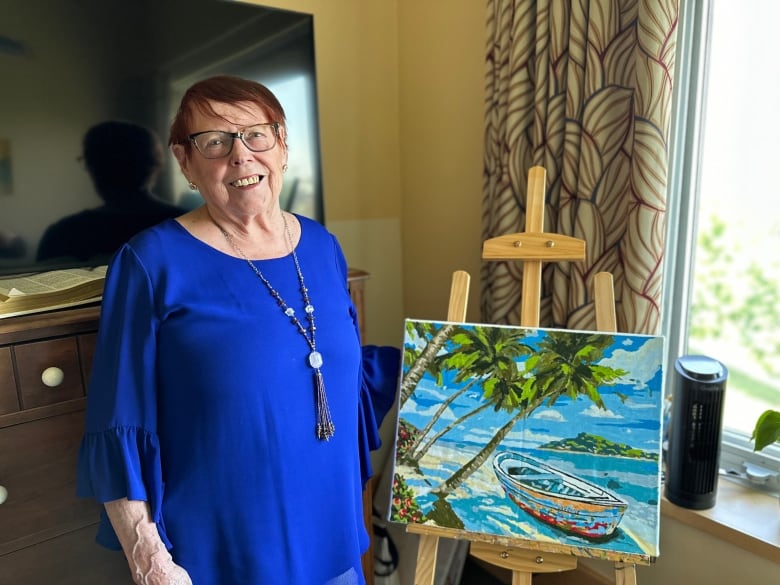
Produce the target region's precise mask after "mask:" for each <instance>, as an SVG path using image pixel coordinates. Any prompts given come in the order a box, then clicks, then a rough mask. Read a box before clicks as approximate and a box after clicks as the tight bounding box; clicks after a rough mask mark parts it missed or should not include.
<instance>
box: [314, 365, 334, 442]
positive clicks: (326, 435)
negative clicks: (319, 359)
mask: <svg viewBox="0 0 780 585" xmlns="http://www.w3.org/2000/svg"><path fill="white" fill-rule="evenodd" d="M314 388H315V393H316V396H315V402H314V403H315V405H316V408H317V438H318V439H319V440H321V441H327V440H329V439H330V438H331V437H332V436H333V433H334V432H335V431H336V427H335V425H334V424H333V420H332V419H331V418H330V408H329V407H328V397H327V396H326V395H325V383H324V382H323V381H322V373H321V372H320V370H319V368H317V369H315V370H314Z"/></svg>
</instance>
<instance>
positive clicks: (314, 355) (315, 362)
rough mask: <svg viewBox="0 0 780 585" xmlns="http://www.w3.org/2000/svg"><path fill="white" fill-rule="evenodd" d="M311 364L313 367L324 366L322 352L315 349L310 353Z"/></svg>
mask: <svg viewBox="0 0 780 585" xmlns="http://www.w3.org/2000/svg"><path fill="white" fill-rule="evenodd" d="M309 365H310V366H311V367H312V368H315V369H317V368H321V367H322V354H321V353H320V352H318V351H313V352H311V353H310V354H309Z"/></svg>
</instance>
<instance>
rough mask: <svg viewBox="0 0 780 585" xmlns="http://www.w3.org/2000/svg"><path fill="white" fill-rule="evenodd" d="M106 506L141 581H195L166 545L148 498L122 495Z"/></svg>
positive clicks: (165, 584) (153, 584)
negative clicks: (136, 498)
mask: <svg viewBox="0 0 780 585" xmlns="http://www.w3.org/2000/svg"><path fill="white" fill-rule="evenodd" d="M105 507H106V513H107V514H108V519H109V520H110V521H111V526H113V528H114V532H116V535H117V538H119V542H120V543H121V545H122V550H123V551H124V553H125V557H127V563H128V564H129V565H130V571H131V573H132V575H133V581H135V583H136V584H137V585H191V584H192V581H191V580H190V578H189V575H187V572H186V571H185V570H184V569H182V568H181V567H179V566H178V565H176V564H175V563H174V562H173V559H172V558H171V555H170V553H169V552H168V549H166V548H165V544H164V543H163V541H162V539H161V538H160V534H159V532H157V524H156V523H155V522H154V521H153V520H152V517H151V513H150V512H149V505H148V504H147V503H146V502H143V501H139V500H128V499H127V498H122V499H119V500H113V501H111V502H106V503H105Z"/></svg>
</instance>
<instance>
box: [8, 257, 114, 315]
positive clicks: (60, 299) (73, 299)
mask: <svg viewBox="0 0 780 585" xmlns="http://www.w3.org/2000/svg"><path fill="white" fill-rule="evenodd" d="M106 269H107V267H106V266H98V267H96V268H71V269H67V270H52V271H49V272H37V273H34V274H29V275H23V276H13V277H11V278H4V279H0V318H3V317H12V316H14V315H23V314H25V313H37V312H39V311H48V310H50V309H59V308H62V307H69V306H73V305H81V304H85V303H89V302H93V301H97V300H100V298H101V297H102V296H103V285H104V283H105V280H106Z"/></svg>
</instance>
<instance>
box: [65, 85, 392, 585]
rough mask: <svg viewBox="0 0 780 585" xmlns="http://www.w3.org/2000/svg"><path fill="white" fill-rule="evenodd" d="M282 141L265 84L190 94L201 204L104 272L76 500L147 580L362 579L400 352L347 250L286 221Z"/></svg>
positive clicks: (191, 156) (187, 147) (183, 135)
mask: <svg viewBox="0 0 780 585" xmlns="http://www.w3.org/2000/svg"><path fill="white" fill-rule="evenodd" d="M286 135H287V132H286V122H285V117H284V112H283V110H282V107H281V105H280V104H279V102H278V101H277V99H276V98H275V96H274V95H273V94H272V93H271V92H270V91H269V90H268V89H267V88H265V87H264V86H262V85H260V84H258V83H255V82H252V81H247V80H244V79H239V78H235V77H227V76H219V77H214V78H210V79H206V80H204V81H201V82H199V83H196V84H195V85H193V86H192V87H191V88H190V89H189V90H188V91H187V92H186V93H185V95H184V97H183V98H182V102H181V106H180V108H179V111H178V113H177V115H176V118H175V119H174V122H173V124H172V126H171V135H170V140H169V143H170V145H171V147H172V150H173V153H174V155H175V156H176V159H177V160H178V162H179V166H180V168H181V171H182V173H183V174H184V176H185V177H186V179H187V180H188V181H189V183H190V186H191V187H192V188H193V189H195V188H197V189H198V190H199V191H200V193H201V195H202V196H203V199H204V201H205V205H203V206H202V207H200V208H198V209H195V210H193V211H191V212H189V213H187V214H185V215H183V216H181V217H179V218H178V219H176V220H168V221H166V222H163V223H161V224H159V225H158V226H156V227H154V228H151V229H148V230H146V231H144V232H142V233H141V234H139V235H138V236H136V237H135V238H133V239H132V240H131V241H130V242H129V243H128V244H126V245H125V246H123V247H122V248H121V249H120V250H119V251H118V252H117V254H116V255H115V256H114V258H113V259H112V262H111V265H110V268H109V271H108V275H107V279H106V289H105V294H104V297H103V310H102V317H101V324H100V330H99V339H98V346H97V349H96V353H95V359H94V366H93V371H92V375H91V380H90V387H89V393H88V404H87V427H86V433H85V436H84V439H83V442H82V447H81V452H80V459H79V493H80V495H83V496H91V497H95V498H96V499H97V500H98V501H101V502H105V510H106V512H107V516H108V519H109V520H110V526H109V525H107V524H106V523H104V524H103V525H102V528H101V530H100V532H99V534H98V540H99V542H101V543H104V544H107V545H111V544H112V540H113V544H114V546H116V545H117V542H116V540H115V539H113V536H114V533H115V534H116V536H117V537H118V540H119V544H121V547H122V549H123V550H124V552H125V556H126V557H127V559H128V563H129V565H130V569H131V572H132V574H133V578H134V579H135V581H136V583H139V584H144V585H173V584H177V585H178V584H187V583H194V584H195V585H233V584H235V585H253V584H255V585H260V584H274V585H284V584H289V585H303V584H305V585H319V584H323V585H342V584H343V585H347V584H349V585H352V584H362V583H364V578H363V575H362V573H361V568H360V567H361V565H360V560H361V553H362V552H363V551H364V550H365V549H366V547H367V544H368V540H367V535H366V532H365V528H364V526H363V511H362V504H361V491H362V486H363V484H364V482H365V480H366V479H367V477H368V475H370V462H369V458H368V455H369V453H368V450H369V448H375V447H377V446H378V433H377V424H378V421H380V420H381V417H382V415H384V413H385V411H386V410H387V409H388V408H389V407H390V404H392V401H393V396H394V393H395V389H396V377H397V374H398V369H399V366H400V352H399V351H398V350H397V349H395V348H387V347H385V348H376V347H365V348H363V351H362V352H361V346H360V340H359V337H358V333H357V323H356V313H355V309H354V307H353V305H352V303H351V301H350V297H349V293H348V290H347V286H346V274H347V266H346V262H345V260H344V256H343V254H342V252H341V249H340V247H339V245H338V243H337V241H336V239H335V238H334V237H333V236H332V235H331V234H329V233H328V232H327V231H326V230H325V229H324V228H323V227H322V226H320V225H319V224H317V223H315V222H314V221H312V220H309V219H306V218H304V217H301V216H296V215H292V214H290V213H287V212H284V211H283V210H282V209H281V208H280V206H279V193H280V191H281V188H282V182H283V177H284V171H285V169H286V162H287V144H286V141H285V139H286ZM361 354H362V355H361ZM372 399H373V401H372ZM380 404H381V406H379V405H380ZM375 405H376V406H375ZM169 551H170V552H169Z"/></svg>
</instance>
